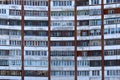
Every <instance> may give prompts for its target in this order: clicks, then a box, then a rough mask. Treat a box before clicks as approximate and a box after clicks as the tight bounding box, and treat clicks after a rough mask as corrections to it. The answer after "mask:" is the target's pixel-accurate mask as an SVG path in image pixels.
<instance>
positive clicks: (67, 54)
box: [51, 51, 74, 57]
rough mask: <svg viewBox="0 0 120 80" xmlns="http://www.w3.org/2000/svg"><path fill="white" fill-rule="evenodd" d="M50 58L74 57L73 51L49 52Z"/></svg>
mask: <svg viewBox="0 0 120 80" xmlns="http://www.w3.org/2000/svg"><path fill="white" fill-rule="evenodd" d="M51 56H59V57H60V56H74V51H51Z"/></svg>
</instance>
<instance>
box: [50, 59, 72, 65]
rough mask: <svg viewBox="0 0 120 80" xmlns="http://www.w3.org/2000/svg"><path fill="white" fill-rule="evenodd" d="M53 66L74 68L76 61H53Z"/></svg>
mask: <svg viewBox="0 0 120 80" xmlns="http://www.w3.org/2000/svg"><path fill="white" fill-rule="evenodd" d="M51 66H74V61H71V60H64V61H63V60H55V61H54V60H52V61H51Z"/></svg>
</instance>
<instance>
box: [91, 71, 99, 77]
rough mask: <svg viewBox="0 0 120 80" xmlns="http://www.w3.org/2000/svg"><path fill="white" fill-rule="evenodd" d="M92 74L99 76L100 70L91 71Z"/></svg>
mask: <svg viewBox="0 0 120 80" xmlns="http://www.w3.org/2000/svg"><path fill="white" fill-rule="evenodd" d="M92 76H100V71H98V70H94V71H92Z"/></svg>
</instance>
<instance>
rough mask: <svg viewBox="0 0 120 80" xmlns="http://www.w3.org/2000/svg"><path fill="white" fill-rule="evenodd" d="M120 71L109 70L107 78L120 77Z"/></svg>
mask: <svg viewBox="0 0 120 80" xmlns="http://www.w3.org/2000/svg"><path fill="white" fill-rule="evenodd" d="M119 75H120V70H107V76H119Z"/></svg>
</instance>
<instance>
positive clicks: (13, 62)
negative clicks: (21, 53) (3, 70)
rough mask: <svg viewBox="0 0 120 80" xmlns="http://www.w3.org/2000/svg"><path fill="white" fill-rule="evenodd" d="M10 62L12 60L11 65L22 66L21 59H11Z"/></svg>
mask: <svg viewBox="0 0 120 80" xmlns="http://www.w3.org/2000/svg"><path fill="white" fill-rule="evenodd" d="M9 62H10V66H20V65H21V61H20V60H11V61H9Z"/></svg>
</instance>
